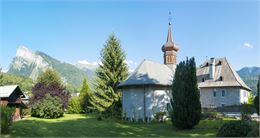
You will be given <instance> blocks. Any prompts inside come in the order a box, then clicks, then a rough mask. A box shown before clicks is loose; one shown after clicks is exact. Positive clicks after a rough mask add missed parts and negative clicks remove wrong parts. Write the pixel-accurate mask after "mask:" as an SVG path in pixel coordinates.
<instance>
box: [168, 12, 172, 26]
mask: <svg viewBox="0 0 260 138" xmlns="http://www.w3.org/2000/svg"><path fill="white" fill-rule="evenodd" d="M168 20H169V25H171V24H172V23H171V21H172V12H171V11H169V18H168Z"/></svg>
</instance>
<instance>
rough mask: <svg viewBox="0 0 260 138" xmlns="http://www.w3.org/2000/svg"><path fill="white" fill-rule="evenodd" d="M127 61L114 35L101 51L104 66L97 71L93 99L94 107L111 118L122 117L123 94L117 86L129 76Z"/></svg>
mask: <svg viewBox="0 0 260 138" xmlns="http://www.w3.org/2000/svg"><path fill="white" fill-rule="evenodd" d="M125 59H126V55H125V53H124V51H123V50H122V48H121V44H120V41H119V40H118V39H117V38H116V36H115V35H114V34H112V35H110V36H109V38H108V40H107V41H106V44H105V46H104V48H103V49H102V51H101V62H102V64H101V65H100V66H99V68H98V69H97V71H96V76H97V77H96V85H95V92H94V95H93V96H92V98H91V104H92V105H93V107H94V108H95V109H97V110H98V111H100V112H102V113H106V114H108V115H109V116H114V115H121V110H122V109H121V108H122V103H121V102H122V101H121V97H122V93H121V92H120V91H119V90H118V89H117V85H118V84H119V83H120V82H121V81H123V80H125V79H126V77H127V76H128V67H127V64H126V63H125V62H124V61H125Z"/></svg>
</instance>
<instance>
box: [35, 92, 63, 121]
mask: <svg viewBox="0 0 260 138" xmlns="http://www.w3.org/2000/svg"><path fill="white" fill-rule="evenodd" d="M31 115H32V116H34V117H39V118H58V117H61V116H63V110H62V104H61V99H60V98H59V97H56V96H54V97H52V96H51V95H50V94H46V95H45V97H44V99H42V100H40V101H38V102H37V103H35V104H34V105H33V106H32V112H31Z"/></svg>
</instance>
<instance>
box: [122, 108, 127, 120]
mask: <svg viewBox="0 0 260 138" xmlns="http://www.w3.org/2000/svg"><path fill="white" fill-rule="evenodd" d="M126 118H127V111H126V108H125V110H124V112H123V120H126Z"/></svg>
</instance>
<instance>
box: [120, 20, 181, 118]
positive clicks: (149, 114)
mask: <svg viewBox="0 0 260 138" xmlns="http://www.w3.org/2000/svg"><path fill="white" fill-rule="evenodd" d="M162 51H163V53H164V57H163V59H164V64H160V63H158V62H154V61H151V60H144V61H143V62H142V63H141V64H140V65H139V66H138V67H137V68H136V70H135V71H134V72H133V73H132V74H131V75H130V76H129V77H128V78H127V80H126V81H124V82H122V83H120V84H119V86H118V88H120V89H122V93H123V96H122V97H123V98H122V103H123V116H124V117H126V118H129V119H142V120H145V119H147V120H151V119H153V118H154V115H155V113H157V112H165V111H166V107H167V104H168V103H169V102H170V95H171V85H172V80H173V75H174V72H175V68H176V57H177V51H178V48H177V47H176V46H175V44H174V42H173V40H172V32H171V24H170V23H169V29H168V36H167V40H166V43H165V44H164V45H163V46H162Z"/></svg>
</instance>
